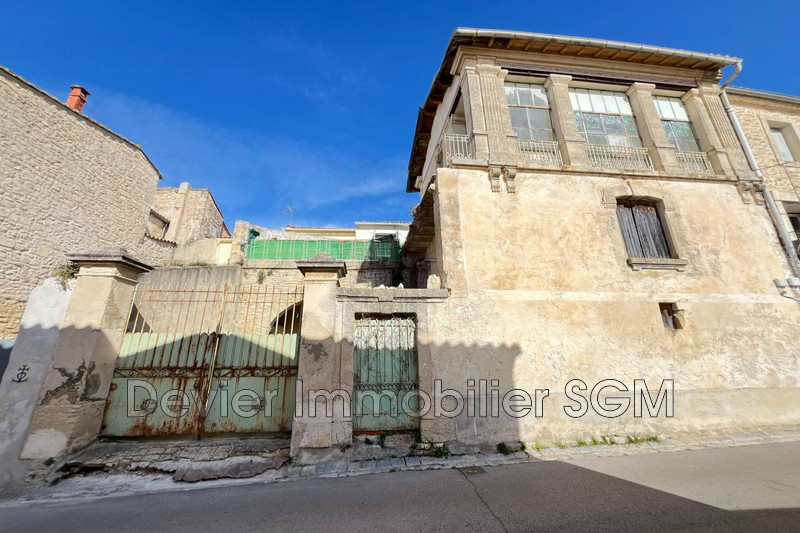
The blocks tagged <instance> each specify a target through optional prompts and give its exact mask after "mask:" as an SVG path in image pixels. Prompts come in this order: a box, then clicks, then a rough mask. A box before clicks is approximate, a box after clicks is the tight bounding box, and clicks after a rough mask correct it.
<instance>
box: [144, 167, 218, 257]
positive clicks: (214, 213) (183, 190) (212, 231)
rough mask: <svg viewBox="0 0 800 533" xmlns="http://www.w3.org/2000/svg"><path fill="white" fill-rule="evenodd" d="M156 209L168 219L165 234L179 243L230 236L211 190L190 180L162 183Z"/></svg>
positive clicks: (154, 208)
mask: <svg viewBox="0 0 800 533" xmlns="http://www.w3.org/2000/svg"><path fill="white" fill-rule="evenodd" d="M153 211H155V212H156V213H158V214H159V215H161V216H162V217H164V218H165V219H166V220H167V221H168V222H169V225H168V226H167V230H166V232H165V234H164V236H163V238H164V239H165V240H168V241H172V242H174V243H176V244H177V245H186V244H190V243H192V242H195V241H197V240H199V239H205V238H214V239H216V238H228V237H230V236H231V234H230V232H229V231H228V228H227V227H226V226H225V221H224V219H223V216H222V213H221V212H220V210H219V207H217V204H216V202H215V201H214V197H213V196H212V195H211V191H209V190H208V189H192V188H191V187H190V186H189V183H188V182H183V183H181V184H180V186H179V187H159V188H158V189H157V190H156V195H155V199H154V200H153Z"/></svg>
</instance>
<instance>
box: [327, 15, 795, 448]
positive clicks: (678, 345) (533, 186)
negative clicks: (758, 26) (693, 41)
mask: <svg viewBox="0 0 800 533" xmlns="http://www.w3.org/2000/svg"><path fill="white" fill-rule="evenodd" d="M480 32H481V31H480V30H464V32H463V33H462V34H459V32H458V31H457V32H456V34H454V37H453V39H452V42H451V46H450V47H449V48H448V55H447V56H446V57H445V61H444V63H443V66H442V70H440V72H439V74H438V75H437V77H436V80H435V82H434V84H433V88H432V92H431V95H429V97H428V100H427V102H426V104H425V106H424V107H423V112H422V113H421V115H420V124H419V126H418V128H417V138H416V139H415V143H414V152H413V153H412V161H411V164H410V166H409V168H410V174H409V179H408V190H409V191H410V192H411V191H419V193H420V196H421V202H420V205H419V206H418V207H417V209H416V216H415V220H414V222H413V223H412V230H411V233H410V234H409V238H408V242H407V244H406V247H405V251H406V254H407V258H406V264H407V265H420V264H425V265H426V266H427V268H428V269H429V271H430V273H434V274H437V275H438V277H439V278H440V279H441V280H442V282H443V283H444V286H445V287H446V288H447V289H448V290H449V294H450V295H449V297H448V298H447V299H446V301H444V302H441V303H438V304H437V305H434V306H432V307H430V309H428V312H427V316H426V319H425V322H426V324H427V327H428V331H427V332H426V334H425V340H424V341H423V340H422V339H420V340H419V341H418V342H419V343H423V342H424V343H425V344H426V346H424V350H425V351H428V352H429V353H430V361H429V364H427V365H426V364H423V363H422V361H421V360H420V386H421V387H422V388H423V389H425V388H426V387H428V388H432V387H433V383H434V380H435V379H441V380H443V382H444V387H445V388H452V389H455V390H458V391H460V392H461V393H462V394H465V395H466V392H467V390H466V389H467V383H468V380H476V381H477V380H481V379H485V380H492V379H496V380H498V385H499V389H500V391H501V392H500V394H501V395H502V394H504V393H505V391H509V390H511V389H523V390H525V391H528V392H529V393H530V394H531V395H532V396H533V394H534V391H535V390H536V389H548V391H549V397H548V398H547V400H546V401H545V403H544V405H545V410H544V416H543V417H541V418H539V417H535V416H534V415H530V416H526V417H524V418H513V417H509V416H500V417H497V418H493V417H474V416H468V415H467V413H466V411H464V412H462V413H461V414H460V415H459V416H456V417H453V418H439V419H433V418H431V419H425V418H423V420H422V438H423V440H427V439H428V438H429V437H430V438H431V439H432V440H458V441H462V442H472V443H497V442H500V441H506V440H523V441H528V442H532V441H540V442H545V441H549V442H553V441H555V440H558V439H570V438H572V439H574V438H586V437H590V436H597V435H605V434H624V433H638V434H659V433H662V432H676V431H696V430H700V429H704V428H706V429H707V428H715V429H723V428H724V429H731V428H752V427H756V426H761V425H777V424H787V423H794V424H796V423H797V422H798V421H800V419H798V417H797V410H796V409H795V408H794V406H795V405H796V402H797V401H798V400H800V388H798V380H799V379H800V366H798V363H797V361H796V358H795V357H794V355H793V354H795V353H797V352H798V350H800V341H798V339H800V336H799V335H798V334H800V326H799V325H798V324H799V323H800V321H799V319H800V309H799V308H798V305H797V302H796V301H792V300H791V299H788V298H785V297H783V296H781V294H780V293H779V292H778V290H777V289H776V287H775V284H774V280H775V279H776V278H785V277H787V276H795V275H797V273H795V272H793V271H792V269H791V267H790V264H789V262H788V260H787V254H786V253H785V251H784V250H783V249H782V247H781V242H780V240H779V238H778V235H777V233H776V230H775V227H774V226H773V223H772V221H771V219H770V214H769V212H768V210H767V207H766V206H765V201H764V198H763V196H762V194H761V192H760V191H763V190H764V188H763V184H760V182H759V180H758V177H757V176H756V174H755V173H754V172H753V171H752V170H751V169H750V167H749V166H748V163H747V160H746V158H745V154H744V150H743V148H742V146H741V145H740V144H739V141H738V139H737V137H736V135H735V130H734V127H733V125H732V123H731V121H730V119H729V118H728V116H727V115H726V113H725V109H724V106H723V104H722V102H721V99H720V92H721V88H720V87H719V86H718V85H717V83H718V81H717V79H718V78H717V70H718V69H719V68H721V67H722V66H724V65H725V64H728V65H731V64H734V63H735V61H736V60H735V59H733V58H728V57H727V56H724V57H723V56H707V57H706V59H705V60H703V59H698V57H697V56H695V60H694V61H688V60H687V59H685V58H681V57H680V55H675V54H673V52H675V51H669V50H666V51H661V52H659V53H655V52H653V53H652V54H642V53H639V52H636V51H635V50H633V49H629V48H627V47H626V46H625V45H624V43H609V44H608V45H607V48H603V47H600V46H594V48H592V46H590V45H588V44H586V43H585V42H582V41H580V40H574V41H573V42H572V43H570V42H567V41H562V42H559V43H557V44H554V43H553V42H549V41H548V39H542V38H540V37H537V36H536V35H535V34H508V35H506V36H504V37H502V38H501V37H498V36H497V35H493V36H489V35H486V36H482V35H481V33H480ZM589 52H591V53H589ZM659 54H660V55H659ZM671 54H672V55H671ZM587 56H590V57H587ZM591 57H594V58H596V59H593V58H591ZM587 78H591V79H590V80H587ZM507 81H510V82H515V83H533V84H541V85H542V86H543V87H544V90H545V91H546V94H547V97H548V100H549V113H550V116H551V120H552V125H553V130H554V138H553V140H554V143H557V144H556V145H557V150H558V154H557V155H558V156H560V161H559V162H558V163H556V164H553V163H552V162H550V163H547V162H545V163H542V162H536V161H531V160H530V159H526V155H527V154H525V153H524V151H523V150H522V149H520V148H519V147H518V146H521V145H518V139H517V134H516V133H515V130H514V129H513V127H512V124H511V121H510V116H509V106H508V103H507V101H506V95H505V94H504V83H505V82H507ZM571 88H586V89H602V90H606V91H619V92H624V93H625V94H626V96H627V98H628V100H629V101H630V105H631V108H632V110H633V116H634V119H635V121H636V124H637V126H638V132H639V135H640V138H641V142H642V146H643V147H644V148H645V149H646V152H647V155H648V156H649V158H650V161H651V162H652V166H651V167H650V168H642V167H639V168H624V163H621V164H620V161H619V160H616V161H612V164H610V165H609V164H606V165H598V164H597V163H596V162H595V161H593V160H592V158H591V151H592V149H594V147H592V146H589V145H587V143H586V140H585V139H584V138H583V137H582V136H581V135H580V132H579V131H578V130H577V129H576V120H575V118H574V116H573V103H572V102H571V100H570V98H571V96H570V94H569V90H570V89H571ZM734 94H735V93H734ZM654 96H666V97H672V98H679V99H680V100H681V101H682V102H683V105H684V106H685V109H686V110H687V112H688V114H689V118H690V120H691V122H692V125H693V127H694V130H695V132H696V136H697V141H698V144H699V147H700V150H701V152H702V155H700V156H698V157H702V158H703V159H705V161H707V165H708V167H707V168H708V170H707V171H703V172H696V171H693V170H694V169H692V168H691V167H687V165H686V164H685V163H683V161H686V154H685V153H680V152H679V151H678V150H676V147H675V146H674V145H673V144H672V143H671V142H670V141H669V140H668V139H667V138H666V135H665V130H664V129H663V128H662V124H661V119H660V118H659V115H658V113H657V110H656V104H655V103H654ZM731 98H732V100H733V101H734V102H735V106H736V108H737V113H740V114H741V115H742V123H743V127H744V128H745V131H746V132H747V134H748V136H749V137H752V139H753V144H754V145H755V146H754V150H755V151H756V153H757V157H758V158H759V160H761V161H764V163H763V164H764V165H769V164H774V163H775V155H774V151H773V150H772V149H771V148H770V143H769V142H768V141H767V140H766V138H765V132H764V124H765V122H766V121H769V120H773V121H777V122H780V123H781V124H785V123H790V124H791V125H792V126H793V127H797V122H796V121H797V117H798V115H797V113H796V110H797V109H798V108H797V107H796V106H794V107H792V108H791V109H789V107H791V106H788V105H786V104H783V105H781V106H779V105H778V104H777V103H774V102H771V103H767V102H763V101H759V102H753V101H748V99H747V98H745V96H734V95H733V94H732V97H731ZM777 107H780V109H777ZM459 113H463V115H462V116H461V117H459V116H458V115H459ZM461 120H463V122H464V123H465V125H466V128H465V129H466V132H467V137H468V139H467V140H466V141H464V142H468V143H469V148H468V151H469V153H467V154H466V155H464V154H463V152H462V153H459V154H456V156H455V157H453V156H452V155H451V154H448V149H449V148H450V147H449V146H448V144H447V142H448V139H447V138H446V137H445V135H447V134H448V133H451V132H452V131H453V130H452V129H451V125H452V124H453V123H457V122H459V121H461ZM542 146H543V148H541V149H542V150H544V149H549V146H550V145H547V144H545V145H542ZM634 152H635V151H631V153H634ZM554 157H555V155H554ZM792 172H793V169H792V168H788V169H784V168H776V169H773V170H772V171H771V172H768V170H764V174H765V176H766V185H767V187H769V188H774V190H775V196H776V198H780V199H785V198H788V199H790V200H792V201H796V199H797V196H796V193H795V192H794V186H792V185H791V182H790V181H789V179H787V177H786V176H787V174H789V175H791V173H792ZM781 176H782V177H783V179H781ZM743 185H744V186H743ZM628 199H634V200H637V199H641V200H646V201H648V202H652V203H653V204H654V205H656V206H658V209H659V215H658V217H659V220H660V222H661V224H662V225H663V227H664V231H665V233H666V239H667V241H668V242H669V247H670V252H671V253H670V257H667V258H665V259H660V260H652V259H645V260H639V259H637V258H635V257H629V254H628V252H627V250H626V245H625V241H624V237H623V234H622V232H621V228H620V222H619V220H618V215H617V212H616V211H617V204H618V201H620V200H628ZM407 278H408V279H412V280H413V279H415V277H414V276H407ZM423 282H424V279H420V280H419V281H418V282H417V286H419V287H422V288H424V285H423V284H422V283H423ZM660 304H668V305H669V306H670V309H672V310H675V311H676V314H678V315H679V319H678V320H679V321H680V325H681V326H682V327H681V328H680V329H668V328H666V327H665V324H664V323H663V320H662V318H663V317H662V313H663V312H662V311H661V307H660ZM396 308H397V309H400V308H401V306H399V305H398V306H397V307H396ZM386 309H387V310H388V311H392V312H394V309H395V308H393V307H392V306H388V307H387V308H386ZM348 335H349V332H347V331H343V339H346V338H347V337H348ZM343 342H345V341H344V340H343ZM419 349H420V350H422V349H423V347H422V346H421V345H420V346H419ZM342 357H343V360H346V359H347V358H348V357H349V354H348V353H345V352H343V354H342ZM572 379H580V380H582V381H583V382H584V383H585V384H586V385H587V386H588V387H587V388H588V390H587V391H586V392H585V393H584V395H585V396H586V397H587V398H588V397H589V391H591V389H592V387H593V386H594V384H596V383H599V382H601V381H602V380H605V379H616V380H619V381H620V382H622V383H624V384H625V385H626V386H627V387H628V388H630V389H631V390H632V388H633V383H634V381H635V380H638V379H641V380H644V381H645V382H646V383H647V385H648V386H649V387H650V390H651V391H653V390H658V388H659V386H660V384H661V380H664V379H671V380H674V387H675V393H674V401H675V404H674V416H673V417H665V416H664V412H663V411H662V412H661V416H659V417H656V418H651V417H648V416H646V415H645V416H644V417H643V418H637V417H634V416H633V409H632V408H631V409H629V410H628V411H627V412H626V413H625V415H623V416H621V417H620V418H606V417H604V416H600V414H598V413H596V412H594V411H593V410H592V409H589V411H588V414H586V416H582V417H578V418H572V417H571V416H567V413H566V411H565V410H564V408H563V407H564V406H574V405H576V404H574V403H572V402H571V401H570V400H569V398H567V397H566V396H565V392H566V391H565V387H566V385H567V383H568V382H569V381H570V380H572ZM615 392H616V391H615ZM606 393H608V390H606ZM618 395H619V396H623V397H627V398H631V396H632V395H631V393H630V392H623V393H619V394H618ZM601 396H602V395H601ZM426 435H428V436H429V437H428V436H426ZM434 437H435V438H434Z"/></svg>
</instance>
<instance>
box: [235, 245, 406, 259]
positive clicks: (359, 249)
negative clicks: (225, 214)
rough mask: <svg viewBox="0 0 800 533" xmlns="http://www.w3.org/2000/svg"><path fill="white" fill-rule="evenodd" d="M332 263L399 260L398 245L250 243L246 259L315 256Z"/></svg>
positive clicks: (307, 257)
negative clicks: (345, 260) (341, 260)
mask: <svg viewBox="0 0 800 533" xmlns="http://www.w3.org/2000/svg"><path fill="white" fill-rule="evenodd" d="M322 252H324V253H327V254H330V256H331V257H333V258H334V259H356V260H359V261H387V260H399V259H400V244H399V243H398V242H397V241H395V240H383V241H304V240H303V241H251V242H250V244H249V246H248V247H247V258H248V259H310V258H312V257H314V256H315V255H317V254H318V253H322Z"/></svg>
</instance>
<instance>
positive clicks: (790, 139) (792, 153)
mask: <svg viewBox="0 0 800 533" xmlns="http://www.w3.org/2000/svg"><path fill="white" fill-rule="evenodd" d="M767 127H768V128H769V132H768V135H769V141H770V144H771V145H772V149H773V151H774V152H775V158H776V159H777V160H778V162H779V163H781V164H784V163H797V162H798V159H797V144H798V143H797V135H796V134H795V132H794V129H793V128H792V127H791V125H790V124H786V123H776V122H771V121H770V122H768V123H767ZM776 134H777V135H780V138H781V139H782V140H783V144H784V146H785V148H786V151H787V152H788V153H789V157H791V159H784V156H783V153H782V152H783V150H782V149H781V146H780V143H779V142H778V139H777V135H776ZM793 145H794V146H793Z"/></svg>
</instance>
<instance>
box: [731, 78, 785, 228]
mask: <svg viewBox="0 0 800 533" xmlns="http://www.w3.org/2000/svg"><path fill="white" fill-rule="evenodd" d="M728 93H729V98H730V101H731V104H732V105H733V108H734V109H735V111H736V115H737V116H738V118H739V122H740V123H741V126H742V130H744V133H745V135H746V137H747V140H748V143H749V144H750V148H751V149H752V151H753V155H754V156H755V159H756V161H757V162H758V166H759V167H760V169H761V171H762V173H763V175H764V181H765V182H766V183H767V185H768V186H769V188H770V190H771V191H772V195H773V196H774V198H775V201H776V203H777V205H778V208H779V210H780V211H781V215H782V217H783V222H784V224H785V225H786V227H787V229H788V231H789V232H790V236H791V238H792V239H793V240H794V241H795V242H797V241H798V240H800V234H798V230H797V228H796V227H795V225H793V224H792V221H791V219H790V218H789V217H790V215H795V218H796V217H797V216H800V162H799V161H800V146H798V145H797V138H798V137H797V136H798V133H799V132H800V98H796V97H789V96H784V95H776V94H771V93H764V92H760V91H752V90H747V89H729V90H728ZM771 128H779V129H781V130H782V132H783V133H784V134H785V135H786V137H787V139H788V142H789V147H790V149H791V150H792V157H793V159H794V160H793V161H783V160H782V159H781V157H780V155H779V149H778V147H777V146H776V144H775V140H774V138H773V137H772V135H771V133H770V129H771Z"/></svg>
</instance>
